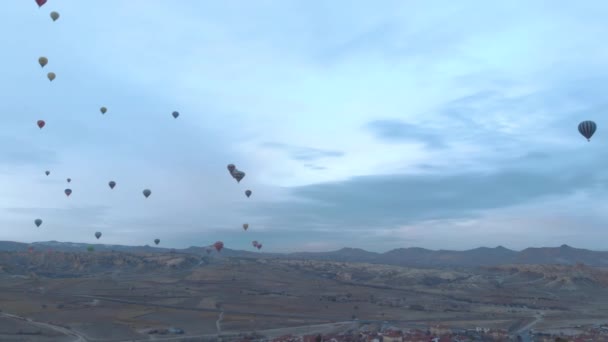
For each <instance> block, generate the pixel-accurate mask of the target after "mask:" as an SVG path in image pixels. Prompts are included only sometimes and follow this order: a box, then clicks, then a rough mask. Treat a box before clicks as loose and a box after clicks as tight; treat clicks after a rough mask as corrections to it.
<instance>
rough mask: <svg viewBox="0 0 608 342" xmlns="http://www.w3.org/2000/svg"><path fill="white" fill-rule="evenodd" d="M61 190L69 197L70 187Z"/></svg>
mask: <svg viewBox="0 0 608 342" xmlns="http://www.w3.org/2000/svg"><path fill="white" fill-rule="evenodd" d="M63 192H64V193H65V195H66V196H68V197H70V195H71V194H72V189H65V190H64V191H63Z"/></svg>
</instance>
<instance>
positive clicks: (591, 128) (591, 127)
mask: <svg viewBox="0 0 608 342" xmlns="http://www.w3.org/2000/svg"><path fill="white" fill-rule="evenodd" d="M596 129H597V125H596V124H595V122H593V121H590V120H587V121H583V122H581V123H579V124H578V131H579V133H580V134H581V135H582V136H584V137H585V138H587V141H591V137H592V136H593V134H594V133H595V130H596Z"/></svg>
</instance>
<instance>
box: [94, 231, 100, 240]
mask: <svg viewBox="0 0 608 342" xmlns="http://www.w3.org/2000/svg"><path fill="white" fill-rule="evenodd" d="M95 237H96V238H97V240H99V238H100V237H101V232H95Z"/></svg>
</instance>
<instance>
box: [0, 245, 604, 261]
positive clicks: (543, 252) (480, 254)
mask: <svg viewBox="0 0 608 342" xmlns="http://www.w3.org/2000/svg"><path fill="white" fill-rule="evenodd" d="M89 246H93V247H94V249H95V251H96V252H126V253H145V254H154V253H180V254H192V255H198V256H203V255H209V256H211V257H220V258H221V257H239V258H257V259H263V258H286V259H307V260H323V261H335V262H359V263H373V264H386V265H398V266H409V267H477V266H497V265H508V264H558V265H575V264H586V265H589V266H596V267H608V251H592V250H588V249H581V248H574V247H571V246H568V245H565V244H564V245H561V246H559V247H528V248H525V249H523V250H521V251H515V250H511V249H508V248H505V247H503V246H497V247H477V248H473V249H469V250H464V251H456V250H443V249H440V250H431V249H426V248H420V247H408V248H396V249H392V250H389V251H386V252H383V253H378V252H370V251H366V250H364V249H361V248H351V247H345V248H341V249H338V250H335V251H328V252H291V253H267V252H264V251H246V250H234V249H229V248H224V249H223V250H222V252H221V253H217V252H216V251H215V250H212V249H210V248H209V247H207V246H190V247H187V248H181V249H177V248H164V247H157V246H149V245H144V246H128V245H109V244H87V243H73V242H59V241H54V240H53V241H41V242H34V243H21V242H14V241H0V251H4V252H20V251H28V250H29V249H30V248H33V250H45V249H46V250H49V249H51V250H54V251H60V252H86V251H87V247H89Z"/></svg>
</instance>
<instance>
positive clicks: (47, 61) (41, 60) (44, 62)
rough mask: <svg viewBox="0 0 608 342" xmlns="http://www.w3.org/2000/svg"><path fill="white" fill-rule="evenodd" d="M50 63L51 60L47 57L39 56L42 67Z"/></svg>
mask: <svg viewBox="0 0 608 342" xmlns="http://www.w3.org/2000/svg"><path fill="white" fill-rule="evenodd" d="M48 63H49V60H48V59H47V58H46V57H44V56H43V57H40V58H38V64H40V67H42V68H44V66H45V65H47V64H48Z"/></svg>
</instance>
